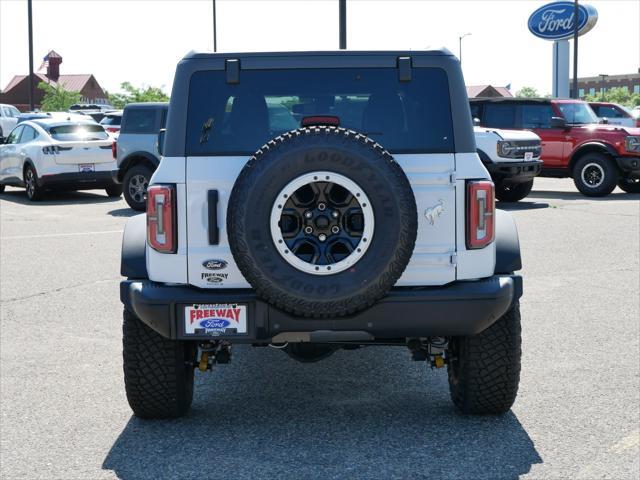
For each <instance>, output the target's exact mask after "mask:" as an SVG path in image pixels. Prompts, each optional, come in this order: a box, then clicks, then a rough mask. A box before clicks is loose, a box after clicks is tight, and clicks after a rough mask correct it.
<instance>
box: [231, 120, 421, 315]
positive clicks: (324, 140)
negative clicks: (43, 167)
mask: <svg viewBox="0 0 640 480" xmlns="http://www.w3.org/2000/svg"><path fill="white" fill-rule="evenodd" d="M416 232H417V213H416V204H415V198H414V195H413V192H412V190H411V185H410V184H409V181H408V179H407V177H406V176H405V174H404V172H403V171H402V169H401V168H400V166H399V165H398V164H397V163H396V162H395V161H394V160H393V158H392V157H391V155H389V153H387V152H386V151H385V150H384V149H383V148H382V147H381V146H380V145H379V144H377V143H376V142H374V141H373V140H371V139H369V138H368V137H366V136H365V135H362V134H358V133H356V132H353V131H351V130H345V129H343V128H337V127H309V128H301V129H299V130H295V131H293V132H289V133H287V134H284V135H282V136H280V137H278V138H276V139H274V140H272V141H270V142H269V143H268V144H267V145H265V146H264V147H262V148H261V149H260V150H259V151H258V152H257V153H256V154H255V155H254V157H253V158H252V159H251V160H250V161H249V162H247V164H246V165H245V167H244V168H243V170H242V171H241V173H240V175H239V177H238V179H237V180H236V182H235V185H234V187H233V190H232V192H231V196H230V199H229V206H228V211H227V235H228V239H229V244H230V247H231V252H232V253H233V257H234V259H235V261H236V263H237V265H238V268H239V269H240V271H241V272H242V274H243V275H244V277H245V278H246V279H247V281H248V282H249V283H250V284H251V285H252V286H253V288H254V289H255V290H256V292H257V294H258V295H259V296H260V297H262V298H264V299H265V300H266V301H268V302H269V303H271V304H272V305H274V306H276V307H278V308H281V309H282V310H285V311H287V312H291V313H293V314H295V315H300V316H306V317H315V318H323V317H324V318H326V317H338V316H344V315H348V314H350V313H354V312H356V311H359V310H362V309H365V308H367V307H368V306H370V305H372V304H373V303H374V302H375V301H376V300H378V299H380V298H381V297H382V296H384V295H385V294H386V293H387V291H388V290H389V289H390V288H391V287H392V286H393V285H394V284H395V283H396V282H397V280H398V279H399V278H400V276H401V275H402V273H403V271H404V269H405V268H406V266H407V264H408V263H409V260H410V258H411V255H412V253H413V247H414V244H415V240H416Z"/></svg>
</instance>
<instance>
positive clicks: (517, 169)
mask: <svg viewBox="0 0 640 480" xmlns="http://www.w3.org/2000/svg"><path fill="white" fill-rule="evenodd" d="M542 163H543V162H542V160H530V161H528V162H499V163H487V164H486V165H485V166H486V167H487V170H489V173H490V174H491V178H492V179H493V181H494V182H495V181H499V182H508V183H523V182H528V181H530V180H533V178H534V177H536V176H537V175H539V174H540V171H541V170H542Z"/></svg>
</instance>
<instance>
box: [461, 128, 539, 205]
mask: <svg viewBox="0 0 640 480" xmlns="http://www.w3.org/2000/svg"><path fill="white" fill-rule="evenodd" d="M473 131H474V134H475V137H476V144H477V146H478V155H479V156H480V160H482V163H483V164H484V166H485V167H487V170H489V173H490V174H491V179H492V180H493V183H495V184H496V198H497V199H498V200H500V201H503V202H517V201H518V200H522V199H523V198H525V197H526V196H527V195H529V192H531V189H532V188H533V179H534V178H535V177H536V175H538V174H539V173H540V170H541V169H542V160H540V152H541V150H542V147H541V144H540V137H539V136H538V135H536V134H535V133H533V132H530V131H527V130H502V129H498V128H484V127H477V126H476V127H474V129H473Z"/></svg>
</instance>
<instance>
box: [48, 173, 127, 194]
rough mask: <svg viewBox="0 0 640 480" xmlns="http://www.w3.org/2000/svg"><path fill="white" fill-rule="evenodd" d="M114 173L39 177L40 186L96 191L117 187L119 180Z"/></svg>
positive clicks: (65, 174)
mask: <svg viewBox="0 0 640 480" xmlns="http://www.w3.org/2000/svg"><path fill="white" fill-rule="evenodd" d="M115 173H116V172H113V171H102V172H85V173H79V172H78V173H56V174H53V175H43V176H41V177H38V185H40V186H41V187H45V188H59V189H76V190H83V189H87V190H89V189H94V188H107V187H110V186H112V185H117V184H119V183H120V182H118V179H117V178H116V175H115Z"/></svg>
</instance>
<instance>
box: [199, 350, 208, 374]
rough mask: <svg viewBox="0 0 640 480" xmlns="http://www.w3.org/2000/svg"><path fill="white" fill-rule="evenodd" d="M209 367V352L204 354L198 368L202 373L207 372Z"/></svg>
mask: <svg viewBox="0 0 640 480" xmlns="http://www.w3.org/2000/svg"><path fill="white" fill-rule="evenodd" d="M208 366H209V352H202V355H200V363H199V364H198V368H199V369H200V371H201V372H206V371H207V367H208Z"/></svg>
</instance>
